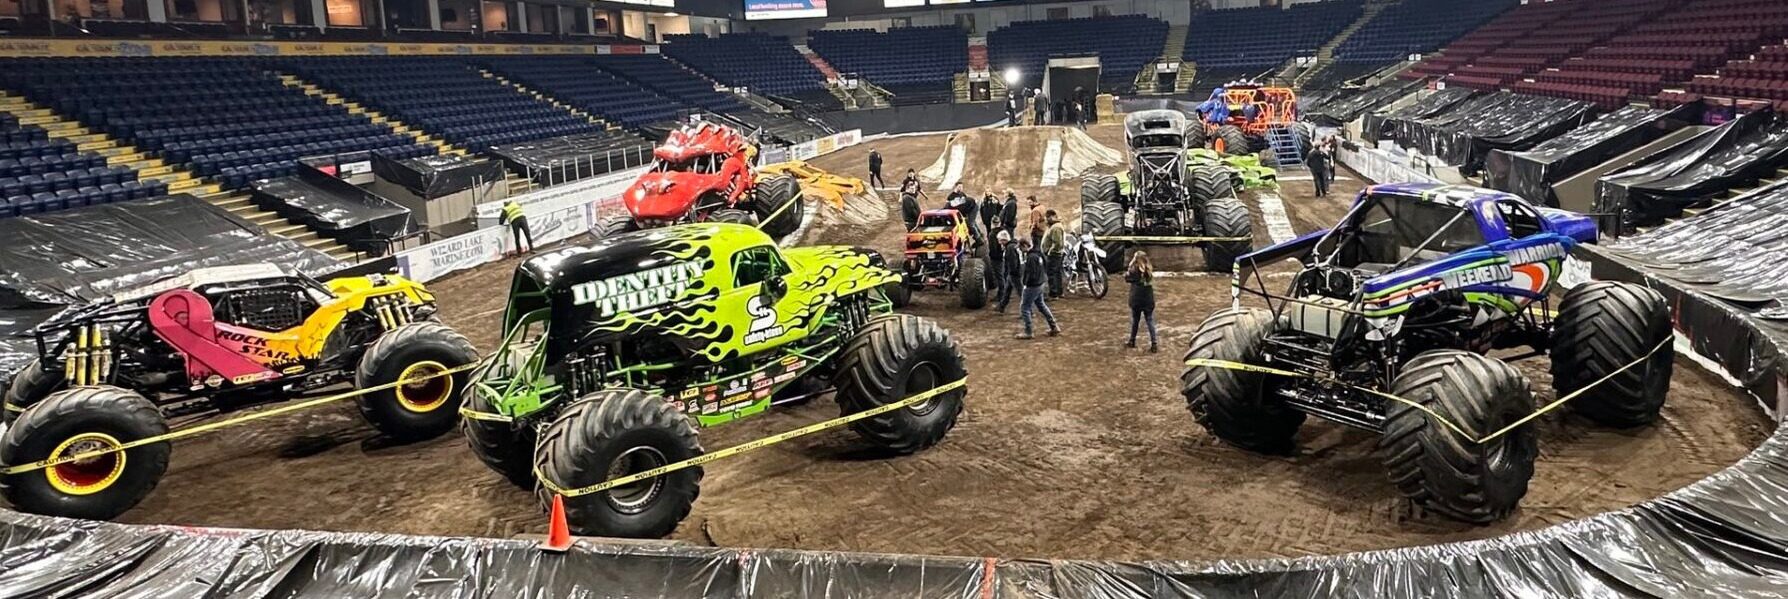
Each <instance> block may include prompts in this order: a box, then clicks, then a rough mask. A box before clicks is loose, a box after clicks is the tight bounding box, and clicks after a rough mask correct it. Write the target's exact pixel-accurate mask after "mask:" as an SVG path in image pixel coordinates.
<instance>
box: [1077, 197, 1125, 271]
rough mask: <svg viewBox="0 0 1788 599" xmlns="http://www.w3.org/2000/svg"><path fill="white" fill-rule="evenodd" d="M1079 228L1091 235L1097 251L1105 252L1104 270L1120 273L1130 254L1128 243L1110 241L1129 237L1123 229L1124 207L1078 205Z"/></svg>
mask: <svg viewBox="0 0 1788 599" xmlns="http://www.w3.org/2000/svg"><path fill="white" fill-rule="evenodd" d="M1080 227H1081V230H1082V231H1085V232H1087V233H1092V234H1093V241H1094V242H1095V243H1098V244H1099V249H1102V250H1105V270H1107V271H1112V272H1116V271H1120V270H1123V269H1124V267H1125V264H1124V261H1125V260H1126V259H1128V254H1129V253H1130V245H1131V244H1130V242H1128V241H1115V240H1110V239H1109V238H1111V237H1122V236H1125V235H1129V234H1130V231H1129V229H1127V228H1125V227H1124V207H1123V206H1120V205H1118V203H1117V202H1086V203H1082V204H1081V205H1080Z"/></svg>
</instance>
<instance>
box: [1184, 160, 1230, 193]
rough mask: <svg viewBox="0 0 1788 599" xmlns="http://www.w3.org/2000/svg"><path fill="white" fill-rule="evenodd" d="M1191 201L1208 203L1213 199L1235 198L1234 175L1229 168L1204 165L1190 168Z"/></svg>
mask: <svg viewBox="0 0 1788 599" xmlns="http://www.w3.org/2000/svg"><path fill="white" fill-rule="evenodd" d="M1191 170H1192V181H1191V189H1192V199H1193V200H1195V201H1198V202H1209V201H1211V200H1212V199H1214V198H1233V197H1236V196H1235V175H1234V173H1233V172H1232V171H1231V170H1230V168H1229V167H1226V166H1221V165H1206V166H1195V167H1192V169H1191Z"/></svg>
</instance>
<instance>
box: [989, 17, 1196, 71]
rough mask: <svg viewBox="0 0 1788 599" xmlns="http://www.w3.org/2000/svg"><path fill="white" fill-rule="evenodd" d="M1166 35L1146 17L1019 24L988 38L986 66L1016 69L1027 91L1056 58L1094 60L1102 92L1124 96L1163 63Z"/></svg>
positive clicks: (1163, 26)
mask: <svg viewBox="0 0 1788 599" xmlns="http://www.w3.org/2000/svg"><path fill="white" fill-rule="evenodd" d="M1167 29H1168V27H1167V23H1166V22H1165V21H1161V20H1159V19H1155V18H1152V17H1146V16H1142V15H1123V16H1111V17H1090V18H1077V19H1056V20H1047V21H1019V22H1016V23H1012V24H1011V25H1008V26H1006V27H1003V28H1000V29H996V30H994V31H992V32H990V33H988V34H987V60H988V64H989V66H990V67H991V68H992V69H993V70H994V71H996V72H1004V71H1005V70H1007V69H1017V70H1018V75H1019V78H1020V79H1021V80H1022V85H1024V86H1026V87H1034V86H1036V85H1038V84H1040V83H1041V82H1042V81H1043V68H1044V65H1046V64H1048V62H1049V58H1050V57H1051V56H1085V55H1088V54H1094V55H1098V57H1099V87H1100V89H1104V90H1122V89H1123V88H1125V87H1126V86H1128V85H1132V84H1133V83H1134V82H1135V79H1136V74H1137V73H1138V72H1140V71H1141V70H1142V66H1143V65H1145V64H1148V63H1149V61H1152V60H1154V59H1156V58H1160V56H1161V50H1162V48H1163V46H1164V45H1165V43H1166V40H1167ZM1188 35H1190V34H1188Z"/></svg>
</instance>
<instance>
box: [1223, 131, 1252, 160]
mask: <svg viewBox="0 0 1788 599" xmlns="http://www.w3.org/2000/svg"><path fill="white" fill-rule="evenodd" d="M1215 138H1216V139H1218V140H1221V141H1222V142H1223V155H1224V156H1246V155H1249V154H1253V153H1254V144H1253V143H1251V142H1249V141H1248V134H1247V133H1246V132H1243V131H1242V128H1241V127H1237V126H1235V125H1224V126H1222V127H1218V128H1217V134H1216V135H1215Z"/></svg>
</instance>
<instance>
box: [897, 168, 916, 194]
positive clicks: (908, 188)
mask: <svg viewBox="0 0 1788 599" xmlns="http://www.w3.org/2000/svg"><path fill="white" fill-rule="evenodd" d="M900 192H901V193H912V194H913V195H919V194H920V189H919V174H918V173H915V172H913V169H910V168H909V169H906V178H904V179H901V180H900Z"/></svg>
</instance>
